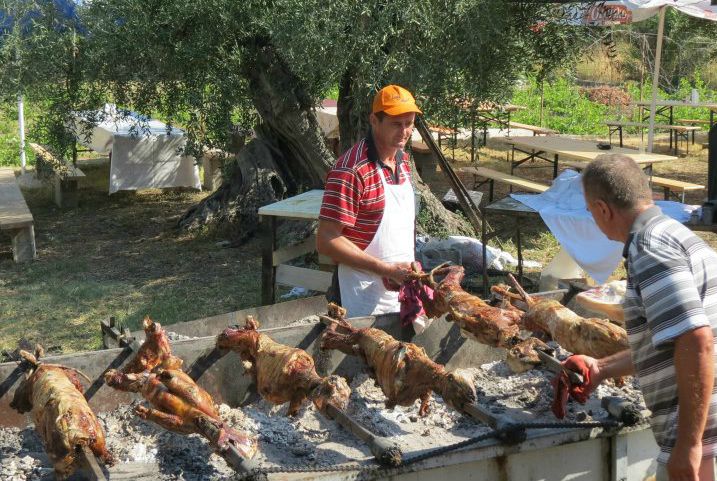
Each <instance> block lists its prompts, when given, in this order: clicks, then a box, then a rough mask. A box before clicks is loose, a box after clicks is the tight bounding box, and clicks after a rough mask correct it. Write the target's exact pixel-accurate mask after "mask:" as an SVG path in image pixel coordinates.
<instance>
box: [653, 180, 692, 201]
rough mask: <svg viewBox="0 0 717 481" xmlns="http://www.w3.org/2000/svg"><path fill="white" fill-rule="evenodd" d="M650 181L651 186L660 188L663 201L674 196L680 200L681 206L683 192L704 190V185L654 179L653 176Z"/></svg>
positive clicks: (683, 197)
mask: <svg viewBox="0 0 717 481" xmlns="http://www.w3.org/2000/svg"><path fill="white" fill-rule="evenodd" d="M650 181H651V182H652V185H656V186H658V187H662V189H663V192H664V194H665V200H668V199H669V198H670V195H674V196H675V197H677V198H678V199H680V201H681V202H682V203H683V204H684V203H685V192H687V191H692V190H705V186H704V185H699V184H693V183H691V182H684V181H682V180H673V179H666V178H664V177H655V176H654V175H653V176H652V177H651V179H650ZM678 194H679V195H678Z"/></svg>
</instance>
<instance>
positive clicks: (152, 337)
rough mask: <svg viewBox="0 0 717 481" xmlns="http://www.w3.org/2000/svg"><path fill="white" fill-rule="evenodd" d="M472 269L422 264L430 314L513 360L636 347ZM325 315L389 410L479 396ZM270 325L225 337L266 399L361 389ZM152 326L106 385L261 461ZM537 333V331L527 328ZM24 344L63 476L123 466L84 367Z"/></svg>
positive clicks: (420, 360) (163, 418)
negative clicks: (88, 393) (90, 467)
mask: <svg viewBox="0 0 717 481" xmlns="http://www.w3.org/2000/svg"><path fill="white" fill-rule="evenodd" d="M463 274H464V272H463V268H462V267H461V266H446V265H442V266H439V267H438V268H436V269H434V270H433V271H431V272H430V273H424V272H415V275H414V280H419V281H420V282H422V283H425V284H427V285H429V286H430V287H432V288H433V290H434V292H433V296H432V297H431V298H425V299H423V303H424V307H425V309H426V312H427V314H428V315H429V316H430V317H439V316H442V315H444V314H445V315H446V319H447V320H449V321H452V322H455V323H456V324H458V325H459V326H460V328H461V330H462V332H463V333H464V334H465V335H466V336H467V337H469V338H471V339H474V340H476V341H477V342H480V343H482V344H486V345H489V346H493V347H501V348H505V349H506V350H507V356H506V361H507V363H508V365H509V366H510V367H511V369H512V370H513V371H514V372H521V371H525V370H527V369H530V368H532V367H534V366H536V365H538V364H539V363H540V360H539V358H538V355H537V353H536V352H535V350H536V349H545V348H547V346H546V345H545V344H544V341H545V340H547V339H548V338H552V339H553V340H555V341H556V342H557V343H558V344H560V345H561V346H562V347H563V348H565V349H566V350H568V351H571V352H573V353H580V354H587V355H590V356H594V357H603V356H607V355H610V354H613V353H615V352H618V351H620V350H623V349H626V348H627V336H626V333H625V330H624V329H623V328H622V327H620V326H617V325H615V324H612V323H611V322H609V321H607V320H602V319H586V318H582V317H580V316H578V315H576V314H575V313H573V312H572V311H570V310H569V309H568V308H566V307H565V306H562V305H561V304H560V303H559V302H557V301H552V300H539V299H536V298H533V297H531V296H529V295H527V294H526V293H525V292H524V291H523V290H522V288H521V287H520V286H519V285H518V284H517V283H515V288H516V290H517V292H515V293H514V292H512V291H511V290H510V289H509V288H508V287H507V286H504V285H499V286H494V287H493V288H492V291H493V292H494V293H495V294H496V295H498V296H500V297H501V299H502V302H501V304H500V305H499V306H491V305H490V304H488V303H486V302H485V301H483V300H482V299H480V298H478V297H476V296H473V295H471V294H469V293H467V292H465V291H464V290H463V289H462V288H461V286H460V282H461V280H462V278H463ZM436 278H441V280H440V281H436ZM518 301H521V302H522V303H523V304H524V305H525V306H527V311H523V310H520V309H519V308H518V307H516V305H515V304H514V303H518ZM325 320H327V321H328V323H329V326H328V328H327V329H326V330H325V332H324V334H323V336H322V339H321V348H322V349H336V350H339V351H341V352H343V353H346V354H349V355H353V356H357V357H359V358H361V359H363V361H364V362H365V363H366V364H367V365H368V367H369V369H370V371H371V373H372V375H373V377H374V378H375V380H376V382H377V384H378V386H380V388H381V390H382V391H383V393H384V395H385V396H386V407H387V408H392V407H394V406H395V405H401V406H411V405H413V404H414V402H415V401H416V400H420V408H419V414H420V415H422V416H424V415H426V414H427V413H428V412H429V403H430V398H431V394H432V393H433V392H435V393H437V394H439V395H440V396H441V397H442V398H443V400H444V401H445V402H446V403H447V404H448V405H450V406H451V407H453V408H454V409H456V410H458V411H463V410H464V406H466V405H468V404H472V403H474V402H475V400H476V391H475V387H474V385H473V382H472V381H471V380H470V379H467V378H464V377H462V376H460V375H459V374H458V373H455V372H451V371H449V370H447V369H446V368H445V367H444V366H443V365H441V364H438V363H436V362H434V361H433V360H431V359H430V358H429V357H428V355H427V354H426V352H425V351H424V350H423V348H421V347H419V346H417V345H415V344H412V343H408V342H401V341H398V340H396V339H395V338H393V337H392V336H390V335H389V334H387V333H386V332H384V331H382V330H380V329H375V328H364V329H356V328H354V327H353V326H352V325H351V324H350V323H349V322H348V321H347V320H346V311H345V310H344V309H342V308H341V307H339V306H336V305H334V304H329V312H328V316H327V317H326V318H325ZM258 327H259V324H258V322H257V321H256V320H254V319H253V318H252V317H251V316H249V317H248V318H247V320H246V324H245V325H244V327H230V328H227V329H225V330H224V331H223V332H222V333H221V334H220V335H219V336H218V337H217V344H216V346H217V348H218V349H219V350H220V351H222V352H228V351H233V352H235V353H236V354H237V355H238V356H239V357H240V359H241V361H242V364H243V367H244V369H245V373H246V374H248V375H251V376H252V378H253V381H254V384H255V386H256V389H257V391H258V393H259V394H260V395H261V396H262V397H263V398H264V399H266V400H267V401H269V402H271V403H273V404H277V405H278V404H284V403H288V404H289V406H288V410H287V414H288V415H290V416H293V415H296V414H297V413H298V412H299V410H300V408H301V407H302V405H304V403H306V402H307V400H308V401H311V402H312V403H313V404H314V405H315V407H316V408H317V410H318V411H319V412H321V413H322V414H324V415H327V416H329V417H331V416H330V415H329V413H328V412H327V410H328V407H329V406H332V407H333V408H335V409H338V410H344V409H345V408H346V406H347V404H348V401H349V397H350V395H351V390H350V388H349V386H348V384H347V382H346V380H345V379H344V378H342V377H339V376H336V375H330V376H326V377H322V376H320V375H319V374H318V373H317V372H316V368H315V365H314V360H313V358H312V357H311V356H310V355H309V354H308V353H307V352H306V351H304V350H302V349H298V348H294V347H290V346H286V345H283V344H279V343H277V342H275V341H274V340H272V339H271V338H270V337H269V336H268V335H266V334H264V333H262V332H260V331H259V330H258ZM144 330H145V336H146V338H145V342H144V343H143V344H142V345H141V347H140V348H139V349H138V350H137V352H136V354H135V356H134V357H133V358H132V359H131V360H130V361H129V362H128V363H127V364H126V365H125V366H124V367H123V368H122V369H121V370H114V369H110V370H108V371H107V372H106V373H105V375H104V380H105V382H106V384H107V385H108V386H110V387H112V388H115V389H118V390H121V391H126V392H133V393H137V394H139V395H140V396H141V397H142V398H143V399H144V400H145V401H146V402H145V404H140V405H138V406H136V408H135V412H136V414H137V415H138V416H139V417H141V418H142V419H146V420H149V421H152V422H154V423H156V424H158V425H160V426H162V427H163V428H165V429H167V430H170V431H174V432H177V433H181V434H193V433H196V434H200V435H201V436H203V437H204V438H206V439H207V441H208V442H209V443H210V445H211V446H212V447H213V448H214V449H215V450H216V452H217V453H219V454H223V453H226V452H227V451H228V450H232V451H233V452H235V453H238V454H239V455H240V456H241V457H243V458H245V459H251V458H252V457H253V456H254V455H255V453H256V451H257V441H256V439H255V438H254V437H253V436H251V435H249V434H247V433H244V432H241V431H238V430H235V429H233V428H232V427H231V426H228V425H227V424H226V423H225V422H224V421H223V420H222V419H221V418H220V417H219V413H218V410H217V406H216V404H215V403H214V401H213V400H212V398H211V396H210V395H209V394H208V393H207V392H206V391H205V390H204V389H202V388H201V387H200V386H199V385H198V384H197V383H196V382H195V381H194V380H193V379H192V378H191V377H190V376H189V375H187V374H186V373H185V372H184V371H183V370H182V363H183V361H182V359H180V358H178V357H176V356H174V355H173V354H172V352H171V348H170V344H169V341H168V339H167V336H166V334H165V331H164V329H162V327H161V326H160V324H159V323H156V322H153V321H152V320H150V319H149V318H146V319H145V321H144ZM527 331H529V332H530V333H531V334H530V335H525V333H526V332H527ZM20 353H21V357H22V359H23V361H22V363H23V364H24V365H25V368H26V376H25V379H24V380H23V382H22V383H21V385H20V386H19V387H18V389H17V390H16V392H15V397H14V399H13V401H12V404H11V406H13V407H14V408H15V409H17V410H18V411H19V412H21V413H24V412H31V414H32V417H33V419H34V422H35V428H36V430H37V431H38V433H39V434H40V437H41V438H42V440H43V442H44V445H45V449H46V450H47V452H48V455H49V456H50V459H51V460H52V462H53V463H54V466H55V472H56V475H57V477H58V478H60V479H63V478H65V477H67V476H68V475H70V474H71V473H72V472H73V471H74V470H76V469H77V468H78V466H79V465H80V464H81V459H80V456H79V453H80V450H81V449H82V448H83V447H84V448H89V450H90V451H91V452H92V453H93V454H94V456H96V457H97V458H99V459H100V460H102V461H103V462H104V463H105V464H108V465H109V464H111V463H112V462H113V459H112V456H111V454H110V453H109V452H108V451H107V449H106V447H105V438H104V433H103V431H102V427H101V426H100V424H99V422H98V421H97V418H96V416H95V414H94V413H93V412H92V409H91V408H90V407H89V405H88V404H87V401H86V400H85V397H84V396H83V386H82V383H81V381H80V377H81V376H83V375H82V374H81V373H80V372H79V371H77V370H75V369H72V368H68V367H64V366H60V365H56V364H46V363H43V362H42V361H40V360H39V354H40V352H36V353H35V354H34V355H33V354H30V353H28V352H25V351H21V352H20Z"/></svg>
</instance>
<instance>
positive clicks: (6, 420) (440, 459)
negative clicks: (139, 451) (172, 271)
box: [0, 290, 657, 481]
mask: <svg viewBox="0 0 717 481" xmlns="http://www.w3.org/2000/svg"><path fill="white" fill-rule="evenodd" d="M565 292H566V291H565V290H560V291H552V292H548V293H540V294H537V295H542V296H551V297H554V298H562V296H563V295H564V294H565ZM325 313H326V300H325V298H324V297H314V298H306V299H299V300H294V301H289V302H284V303H279V304H274V305H270V306H261V307H257V308H252V309H245V310H242V311H237V312H232V313H228V314H223V315H219V316H213V317H210V318H206V319H199V320H196V321H190V322H185V323H180V324H174V325H171V326H165V327H166V328H167V330H169V331H172V332H174V333H177V334H180V335H183V336H189V337H192V339H186V340H179V341H173V342H172V351H173V354H174V355H176V356H179V357H181V358H182V359H183V360H184V368H185V371H186V372H187V373H188V374H189V375H190V376H191V377H192V378H193V379H195V380H196V381H197V383H198V384H199V385H200V386H202V387H203V388H204V389H206V390H207V391H208V392H209V394H210V395H211V396H212V397H213V398H214V400H215V401H216V402H218V403H226V404H228V405H229V406H232V407H240V406H244V405H246V404H247V403H249V402H251V400H252V399H253V398H252V393H255V389H254V386H253V384H252V381H251V379H250V378H249V377H247V376H243V375H240V374H239V373H237V364H238V363H239V362H240V360H239V357H238V356H237V355H236V354H234V353H229V354H226V355H223V353H220V352H219V351H218V350H216V349H215V340H216V335H217V334H219V332H221V330H222V329H224V328H225V327H227V326H230V325H235V324H243V322H244V319H245V317H246V315H248V314H252V315H254V316H256V318H257V319H259V321H260V322H261V327H262V329H261V331H262V332H265V333H266V334H268V335H270V336H271V337H272V338H273V339H274V340H275V341H277V342H280V343H283V344H287V345H291V346H296V347H300V348H302V349H305V350H306V351H307V352H309V353H316V352H318V344H317V343H318V342H319V337H320V334H321V333H322V331H323V330H324V328H325V325H324V323H322V322H321V321H319V316H320V315H322V314H325ZM309 316H316V317H315V320H314V321H309V322H302V323H297V322H296V321H299V320H301V319H305V318H307V317H309ZM157 321H159V322H161V321H162V320H161V319H157ZM349 322H351V324H352V325H354V326H355V327H359V328H361V327H369V326H371V327H377V328H381V329H384V330H385V331H387V332H389V333H390V334H391V335H393V336H394V337H396V338H397V339H400V340H404V341H411V342H414V343H416V344H418V345H419V346H422V347H423V348H424V349H425V350H426V352H427V353H428V355H429V356H430V357H431V358H433V359H434V360H435V361H436V362H439V363H442V364H445V365H446V367H447V368H448V369H456V368H468V367H478V366H480V365H481V364H484V363H487V362H491V361H495V360H498V359H503V358H504V356H505V352H504V350H502V349H495V348H491V347H488V346H485V345H482V344H479V343H477V342H474V341H472V340H467V339H465V338H464V337H462V336H461V334H460V329H459V327H458V326H457V325H455V324H453V323H451V322H448V321H446V320H445V319H438V320H436V321H434V323H433V324H432V325H431V327H430V328H429V329H427V330H426V331H425V332H423V333H422V334H420V335H413V330H412V328H410V327H408V328H402V327H401V326H400V322H399V321H398V318H397V316H396V315H383V316H368V317H361V318H352V319H349ZM102 324H103V326H102V333H103V339H104V344H105V346H106V347H107V348H106V349H104V350H99V351H88V352H80V353H73V354H67V355H61V356H51V357H47V358H46V359H43V360H45V361H46V362H52V363H58V364H63V365H66V366H69V367H73V368H76V369H79V370H81V371H82V372H84V373H85V374H86V375H87V376H89V378H90V379H91V380H92V383H91V385H90V386H89V387H88V388H87V390H86V398H87V399H88V402H89V404H90V406H91V407H92V408H93V409H94V410H95V412H96V413H102V412H106V411H111V410H114V409H116V408H118V407H119V406H122V405H125V404H128V403H130V402H131V401H132V400H134V399H138V398H137V395H136V394H131V393H126V392H121V391H117V390H115V389H112V388H109V387H108V386H106V385H105V384H104V381H103V376H102V375H103V373H104V372H105V371H106V370H108V369H112V368H114V369H117V368H120V367H121V366H122V365H123V364H124V363H125V362H127V360H128V359H130V358H131V357H132V355H133V352H134V351H133V348H134V349H136V347H137V346H138V345H139V344H140V342H139V341H140V340H141V339H142V338H143V335H144V334H143V332H142V331H138V332H134V333H133V332H129V330H127V329H122V328H120V326H117V325H116V323H115V322H114V321H110V320H107V321H103V323H102ZM291 324H293V325H291ZM119 346H121V347H119ZM315 358H316V356H315ZM316 361H317V370H318V371H319V372H320V373H321V374H322V375H328V374H332V373H335V374H339V375H342V376H346V377H348V378H352V377H353V376H354V375H356V374H358V373H360V372H362V371H363V370H364V369H365V368H364V366H363V365H362V361H361V360H359V359H358V358H355V357H351V356H345V355H344V354H342V353H340V352H338V351H328V352H327V353H326V354H325V355H322V356H321V358H317V359H316ZM553 367H555V366H553ZM22 376H23V372H22V370H21V369H20V367H19V366H18V365H17V364H16V363H15V362H7V363H0V428H3V427H25V426H27V425H28V424H30V421H29V418H26V417H25V416H24V415H20V414H18V413H17V412H16V411H15V410H13V409H12V408H10V406H9V404H10V401H11V400H12V397H13V394H14V392H15V389H16V388H17V387H18V385H19V384H20V381H21V379H22ZM603 406H604V408H605V409H606V410H608V412H610V413H611V414H612V415H613V416H615V417H616V419H617V420H616V421H615V423H613V424H612V425H603V426H598V425H585V427H570V428H568V429H566V428H559V427H556V426H552V425H546V426H545V427H543V428H540V429H526V428H525V427H524V426H522V425H520V424H518V423H516V422H514V421H513V420H512V419H511V418H510V415H509V414H499V415H496V414H494V413H493V412H491V410H490V409H489V408H488V407H487V406H481V405H480V404H474V405H470V406H468V405H466V406H464V408H463V412H464V413H465V414H467V415H468V416H470V417H471V418H472V419H474V420H476V422H477V423H481V424H483V425H485V426H487V427H489V428H491V429H492V430H494V431H492V432H489V433H488V434H487V435H484V436H481V437H480V438H475V439H470V440H466V441H465V442H463V443H459V444H460V446H436V448H437V449H436V450H430V451H426V450H422V451H420V452H406V451H405V450H404V452H403V453H402V458H398V459H400V460H401V464H400V465H399V466H395V464H397V463H398V461H397V456H399V455H400V452H399V453H398V454H397V452H396V450H395V446H394V445H393V444H392V443H391V441H390V439H386V438H383V437H381V436H377V435H376V434H374V433H372V432H371V431H370V430H369V429H366V428H365V427H363V426H361V425H360V424H359V423H358V422H357V421H356V420H353V419H352V418H351V416H349V415H348V414H346V413H344V412H342V411H340V410H338V409H329V410H328V412H327V415H328V417H329V418H332V419H333V420H334V421H336V422H338V423H339V424H340V425H341V426H342V427H343V428H344V429H345V430H346V431H348V432H351V433H353V435H354V436H356V437H357V438H359V439H361V440H362V441H363V442H364V443H366V445H367V446H368V447H369V448H370V451H371V452H372V453H373V454H374V456H376V457H377V459H378V460H379V461H383V462H384V465H383V466H382V465H380V464H379V463H377V462H374V463H373V465H368V466H367V465H366V464H365V463H363V464H362V465H361V466H358V464H357V463H351V462H347V461H343V462H345V463H347V464H346V465H341V464H337V465H336V467H335V468H329V469H326V468H324V469H323V470H322V471H321V472H311V471H303V472H302V471H301V470H294V472H275V471H280V469H274V470H268V472H259V471H253V470H254V469H256V468H258V466H257V465H256V464H255V463H253V462H246V460H243V459H242V458H241V457H240V456H238V453H231V452H229V453H222V456H223V457H224V459H225V460H226V461H227V463H228V464H229V465H230V466H233V467H235V469H236V470H237V472H238V473H244V474H245V475H249V474H254V475H255V476H254V478H255V479H259V478H268V479H270V480H299V479H301V480H309V479H311V480H314V479H316V480H349V479H357V476H358V475H360V476H359V477H360V479H389V478H390V479H395V480H424V479H425V480H429V479H439V478H442V479H451V480H454V479H455V480H468V479H471V480H496V479H501V480H525V479H533V480H541V479H545V480H561V479H566V480H567V479H571V480H615V481H617V480H628V479H629V480H633V479H636V480H642V479H645V478H646V477H647V476H648V475H649V474H651V473H654V470H655V463H654V459H655V457H656V455H657V447H656V445H655V444H654V441H653V437H652V433H651V431H650V429H649V426H648V425H647V424H646V423H645V420H644V418H642V417H641V416H640V415H639V413H638V412H637V411H636V409H635V406H634V405H632V404H630V403H627V404H626V403H625V401H624V400H622V399H619V398H615V399H607V398H604V399H603ZM618 421H619V422H620V423H621V424H618ZM628 424H630V425H629V426H628ZM84 457H85V458H86V464H87V467H86V468H85V469H83V470H82V472H81V473H80V476H84V478H85V479H92V480H103V479H109V480H119V479H133V480H134V481H139V480H144V479H156V477H155V475H156V472H154V473H150V472H148V473H142V472H137V471H131V472H130V471H128V470H126V469H125V470H123V469H119V468H118V467H117V466H115V467H111V468H109V469H107V468H104V467H100V466H99V465H97V462H96V460H95V459H94V457H93V456H92V453H91V452H88V451H87V452H85V453H84ZM391 459H392V461H387V460H391ZM390 464H394V466H387V465H390ZM359 468H362V471H361V472H360V473H358V472H357V471H358V470H359Z"/></svg>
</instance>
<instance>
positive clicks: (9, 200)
mask: <svg viewBox="0 0 717 481" xmlns="http://www.w3.org/2000/svg"><path fill="white" fill-rule="evenodd" d="M0 230H6V231H8V232H9V234H10V236H11V237H12V258H13V259H14V260H15V262H26V261H31V260H33V259H34V258H35V257H37V251H36V250H35V228H34V220H33V218H32V213H31V212H30V209H28V207H27V204H26V203H25V198H24V197H23V196H22V192H21V191H20V186H19V185H18V183H17V181H16V180H15V173H14V172H13V170H12V169H0Z"/></svg>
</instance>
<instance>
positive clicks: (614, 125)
mask: <svg viewBox="0 0 717 481" xmlns="http://www.w3.org/2000/svg"><path fill="white" fill-rule="evenodd" d="M605 125H607V128H608V138H609V140H610V143H612V135H613V134H614V133H615V132H617V133H618V134H619V137H620V147H622V129H623V127H638V128H641V129H646V128H649V127H650V124H649V123H645V122H612V121H611V122H605ZM655 129H659V130H669V131H670V135H672V134H673V133H674V135H675V147H674V150H675V154H676V153H677V144H678V140H679V139H682V140H684V141H685V152H686V153H688V154H689V153H690V142H689V141H690V132H692V133H693V137H692V141H693V143H694V132H695V131H696V130H700V128H699V127H693V126H689V125H668V124H655ZM670 139H672V137H670Z"/></svg>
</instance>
